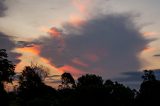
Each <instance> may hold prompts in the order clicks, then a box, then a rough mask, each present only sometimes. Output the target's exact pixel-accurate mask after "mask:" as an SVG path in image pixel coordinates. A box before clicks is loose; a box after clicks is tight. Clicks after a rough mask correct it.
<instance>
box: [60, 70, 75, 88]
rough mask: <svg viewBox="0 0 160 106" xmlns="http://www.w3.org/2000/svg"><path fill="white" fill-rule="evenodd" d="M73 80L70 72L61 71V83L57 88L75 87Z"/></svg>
mask: <svg viewBox="0 0 160 106" xmlns="http://www.w3.org/2000/svg"><path fill="white" fill-rule="evenodd" d="M75 87H76V84H75V80H74V78H73V77H72V75H71V74H70V73H66V72H65V73H63V74H62V75H61V85H60V86H59V89H66V88H75Z"/></svg>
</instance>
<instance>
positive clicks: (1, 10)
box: [0, 0, 7, 17]
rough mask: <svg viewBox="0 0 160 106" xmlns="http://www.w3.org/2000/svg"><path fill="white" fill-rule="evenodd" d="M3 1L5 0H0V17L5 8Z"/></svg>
mask: <svg viewBox="0 0 160 106" xmlns="http://www.w3.org/2000/svg"><path fill="white" fill-rule="evenodd" d="M4 2H5V0H0V17H2V16H4V11H5V10H6V9H7V7H6V5H5V4H4Z"/></svg>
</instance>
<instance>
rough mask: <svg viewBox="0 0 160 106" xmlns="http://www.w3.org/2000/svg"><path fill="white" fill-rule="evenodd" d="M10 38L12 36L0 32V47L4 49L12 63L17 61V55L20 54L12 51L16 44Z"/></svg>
mask: <svg viewBox="0 0 160 106" xmlns="http://www.w3.org/2000/svg"><path fill="white" fill-rule="evenodd" d="M11 39H12V37H10V36H7V35H6V34H4V33H2V32H0V49H6V50H7V53H8V56H9V60H11V61H13V63H14V64H16V63H18V62H19V59H18V57H19V56H20V54H18V53H15V52H13V51H12V50H14V48H15V47H16V44H15V42H14V41H12V40H11Z"/></svg>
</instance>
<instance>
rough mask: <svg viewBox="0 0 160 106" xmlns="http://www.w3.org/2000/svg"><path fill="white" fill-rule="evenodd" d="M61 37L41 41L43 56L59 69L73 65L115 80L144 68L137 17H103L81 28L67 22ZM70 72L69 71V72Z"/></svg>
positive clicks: (145, 43)
mask: <svg viewBox="0 0 160 106" xmlns="http://www.w3.org/2000/svg"><path fill="white" fill-rule="evenodd" d="M63 30H64V32H62V34H61V37H59V38H55V37H53V38H52V37H50V38H43V39H42V38H40V39H39V40H37V42H38V41H43V42H41V43H42V44H41V46H42V48H41V55H42V56H43V57H46V58H48V59H50V60H52V62H53V63H54V64H55V65H57V66H63V65H66V64H67V65H70V66H74V67H76V68H78V69H80V70H82V71H83V72H86V73H96V74H99V75H102V76H103V77H115V76H117V75H119V74H120V73H122V72H126V71H128V70H138V69H139V68H140V67H141V64H140V61H139V59H138V57H137V56H138V55H139V53H140V52H141V51H142V50H143V49H144V48H146V45H147V44H148V42H149V41H148V40H146V39H144V38H143V37H142V34H141V33H140V28H139V27H137V26H136V24H135V23H134V17H133V15H129V14H110V15H100V16H97V17H94V18H92V19H90V20H87V21H86V22H84V23H83V24H82V25H80V26H74V25H72V24H70V23H65V24H64V26H63ZM67 71H69V70H67Z"/></svg>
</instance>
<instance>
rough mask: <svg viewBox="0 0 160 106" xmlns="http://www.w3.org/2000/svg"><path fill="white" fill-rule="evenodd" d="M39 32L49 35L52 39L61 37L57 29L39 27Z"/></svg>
mask: <svg viewBox="0 0 160 106" xmlns="http://www.w3.org/2000/svg"><path fill="white" fill-rule="evenodd" d="M39 30H40V31H42V32H45V33H48V34H49V35H51V36H52V37H59V36H60V35H61V32H60V31H59V30H58V29H57V28H54V27H52V28H48V27H44V26H42V27H40V28H39Z"/></svg>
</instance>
